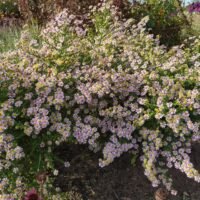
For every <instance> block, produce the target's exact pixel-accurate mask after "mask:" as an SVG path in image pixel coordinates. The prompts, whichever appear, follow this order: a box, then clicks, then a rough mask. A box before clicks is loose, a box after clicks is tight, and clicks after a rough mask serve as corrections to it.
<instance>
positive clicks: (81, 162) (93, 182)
mask: <svg viewBox="0 0 200 200" xmlns="http://www.w3.org/2000/svg"><path fill="white" fill-rule="evenodd" d="M57 151H58V155H59V157H60V158H61V159H63V160H68V161H70V162H71V164H72V165H71V166H70V167H69V168H65V167H59V166H60V164H58V169H59V172H60V174H59V175H58V177H57V180H56V183H55V184H56V186H57V187H60V188H61V189H62V190H63V191H75V192H77V193H79V194H80V195H81V196H82V198H83V200H153V199H154V197H153V196H154V192H155V191H156V188H153V187H152V186H151V183H150V182H149V181H148V179H147V178H146V176H145V175H144V173H143V169H142V167H141V163H140V162H139V161H137V164H136V165H135V166H133V165H131V163H130V159H131V155H127V154H126V155H124V156H122V157H120V158H119V159H116V161H115V162H114V163H112V164H111V165H109V166H107V167H104V168H100V167H99V166H98V158H99V156H100V155H98V154H94V153H92V152H90V151H88V149H87V148H86V147H84V146H82V147H80V146H79V145H77V146H75V147H74V146H67V145H63V146H62V147H61V148H60V149H59V150H57ZM80 152H82V153H81V154H80ZM199 154H200V146H199V144H195V145H194V146H193V148H192V154H191V157H192V161H193V163H194V165H195V167H196V169H198V170H200V157H199ZM170 173H171V174H172V176H173V180H174V186H175V188H177V190H178V191H179V193H178V195H177V196H170V197H169V200H199V198H200V187H199V184H198V183H196V182H195V181H193V180H191V179H188V178H187V177H186V176H185V175H184V174H183V173H181V172H180V171H179V170H176V169H172V170H171V171H170ZM75 200H79V199H75Z"/></svg>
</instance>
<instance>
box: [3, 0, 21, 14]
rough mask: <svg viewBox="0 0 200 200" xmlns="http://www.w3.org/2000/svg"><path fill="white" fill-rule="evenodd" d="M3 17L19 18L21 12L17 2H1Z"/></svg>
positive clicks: (14, 0)
mask: <svg viewBox="0 0 200 200" xmlns="http://www.w3.org/2000/svg"><path fill="white" fill-rule="evenodd" d="M0 15H1V16H15V17H19V10H18V6H17V1H16V0H5V1H1V2H0Z"/></svg>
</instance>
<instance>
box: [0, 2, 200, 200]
mask: <svg viewBox="0 0 200 200" xmlns="http://www.w3.org/2000/svg"><path fill="white" fill-rule="evenodd" d="M117 10H118V9H116V7H115V6H113V4H112V3H111V2H110V1H106V2H103V3H101V4H99V5H98V6H97V7H93V8H91V11H90V14H89V15H87V16H86V17H87V20H86V21H87V23H86V24H85V23H83V21H82V19H80V18H79V19H77V18H76V16H74V15H71V14H69V13H68V11H67V10H64V11H63V12H61V13H60V14H58V15H57V16H56V17H55V19H54V20H52V21H51V22H50V23H49V24H48V25H47V27H46V28H45V29H44V30H42V32H41V35H40V39H39V41H37V40H33V39H31V37H30V36H29V33H28V32H24V33H23V34H22V38H21V40H20V42H19V44H18V49H17V50H16V51H13V52H9V54H3V55H1V62H0V75H1V82H0V84H1V87H0V90H1V99H0V102H1V104H0V105H1V108H0V147H1V148H0V155H1V156H0V177H1V182H0V185H1V187H0V188H1V193H2V194H13V196H14V197H16V198H18V199H19V198H20V197H23V196H24V192H25V191H27V190H29V188H33V187H34V188H38V187H39V184H38V183H37V180H36V178H35V177H36V175H37V174H38V173H39V172H40V171H44V172H48V174H52V175H49V177H48V178H47V180H45V184H44V188H43V190H44V195H47V196H48V192H49V191H50V190H51V191H52V181H53V176H54V175H57V174H58V171H57V170H56V169H55V168H54V161H55V159H56V158H55V156H54V153H53V149H54V148H55V146H58V145H60V144H63V143H64V144H66V145H67V144H68V143H74V144H80V145H81V144H85V145H87V146H88V148H89V149H90V150H92V151H94V152H97V151H101V152H102V157H101V158H100V159H99V166H100V167H105V166H107V165H109V164H110V163H112V162H113V161H114V160H115V159H116V158H118V157H120V156H121V155H122V154H124V153H129V152H131V153H132V154H134V155H135V154H138V155H139V157H140V160H141V163H142V165H143V168H144V174H145V175H146V176H147V178H148V179H149V181H151V183H152V186H153V187H157V186H159V185H160V184H163V185H164V186H165V187H166V188H167V189H168V190H169V191H170V192H171V193H172V194H176V190H174V189H173V186H172V179H171V178H170V175H169V173H168V169H169V168H172V167H175V168H177V169H179V170H180V171H182V172H183V173H185V174H186V175H187V176H188V177H189V178H192V179H194V180H195V181H197V182H200V174H199V172H198V171H197V170H196V169H194V167H193V164H192V163H191V161H190V157H189V154H190V153H191V145H192V143H193V142H198V141H199V139H200V135H199V123H200V122H199V121H200V118H199V114H200V94H199V88H200V84H199V83H200V40H199V39H200V38H190V39H189V40H190V47H189V48H186V47H184V45H182V46H176V47H173V48H172V49H171V50H169V51H167V50H166V48H165V47H164V46H161V45H160V44H159V40H158V39H154V37H153V35H150V34H148V33H146V31H145V25H146V23H147V21H148V18H147V17H145V18H144V19H142V20H141V22H139V23H138V24H136V23H135V22H134V20H133V19H128V20H123V19H121V17H120V18H119V16H120V15H119V14H118V13H117V12H119V11H117ZM88 21H89V22H90V23H88ZM53 172H54V173H53Z"/></svg>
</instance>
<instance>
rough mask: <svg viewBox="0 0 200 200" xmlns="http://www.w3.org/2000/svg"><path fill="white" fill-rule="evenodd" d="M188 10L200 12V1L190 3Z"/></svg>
mask: <svg viewBox="0 0 200 200" xmlns="http://www.w3.org/2000/svg"><path fill="white" fill-rule="evenodd" d="M188 11H189V12H190V13H193V12H197V13H199V12H200V2H195V3H192V4H190V5H189V6H188Z"/></svg>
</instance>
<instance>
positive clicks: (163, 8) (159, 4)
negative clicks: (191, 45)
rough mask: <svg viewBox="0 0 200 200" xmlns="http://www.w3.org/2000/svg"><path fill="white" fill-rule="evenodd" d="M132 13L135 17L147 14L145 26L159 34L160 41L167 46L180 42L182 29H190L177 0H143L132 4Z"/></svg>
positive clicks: (139, 17)
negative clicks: (147, 19) (147, 18)
mask: <svg viewBox="0 0 200 200" xmlns="http://www.w3.org/2000/svg"><path fill="white" fill-rule="evenodd" d="M132 14H133V17H134V18H136V19H141V17H144V16H149V21H148V23H147V27H148V28H149V29H150V32H151V33H153V34H154V35H159V36H160V42H161V43H162V44H165V45H167V46H168V47H171V46H173V45H177V44H181V43H182V41H183V37H182V30H183V29H190V24H189V21H188V19H187V17H186V16H185V14H184V8H182V6H181V3H180V1H179V0H169V1H162V0H145V1H143V2H142V3H140V2H139V3H136V4H135V5H133V8H132Z"/></svg>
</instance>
